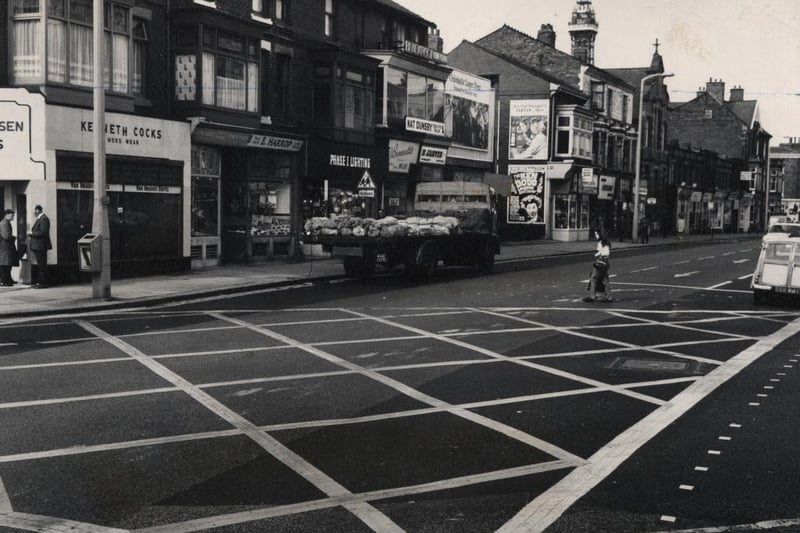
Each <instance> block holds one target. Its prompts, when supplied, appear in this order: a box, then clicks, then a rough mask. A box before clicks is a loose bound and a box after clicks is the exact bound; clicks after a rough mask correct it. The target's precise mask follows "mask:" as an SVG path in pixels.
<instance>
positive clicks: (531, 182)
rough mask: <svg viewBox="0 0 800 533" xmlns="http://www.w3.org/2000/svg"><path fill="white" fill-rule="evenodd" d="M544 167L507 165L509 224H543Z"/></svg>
mask: <svg viewBox="0 0 800 533" xmlns="http://www.w3.org/2000/svg"><path fill="white" fill-rule="evenodd" d="M545 170H546V167H544V166H538V165H509V166H508V175H509V176H511V182H512V185H513V187H512V190H511V195H510V196H509V197H508V216H507V218H508V220H507V222H508V223H509V224H544V221H545V202H544V180H545Z"/></svg>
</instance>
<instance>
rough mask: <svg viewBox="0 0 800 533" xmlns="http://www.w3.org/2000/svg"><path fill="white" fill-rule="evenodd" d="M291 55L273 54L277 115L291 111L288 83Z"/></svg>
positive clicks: (275, 108)
mask: <svg viewBox="0 0 800 533" xmlns="http://www.w3.org/2000/svg"><path fill="white" fill-rule="evenodd" d="M291 65H292V57H291V56H289V55H287V54H276V55H275V107H274V108H273V111H274V112H275V113H276V114H277V115H282V116H286V115H288V114H289V113H291V102H290V100H289V98H290V93H289V85H290V80H291Z"/></svg>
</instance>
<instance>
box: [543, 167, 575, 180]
mask: <svg viewBox="0 0 800 533" xmlns="http://www.w3.org/2000/svg"><path fill="white" fill-rule="evenodd" d="M574 168H575V167H574V166H573V165H572V163H548V164H547V179H549V180H563V179H564V178H571V177H572V175H573V173H572V172H570V170H573V169H574Z"/></svg>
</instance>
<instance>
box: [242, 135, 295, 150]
mask: <svg viewBox="0 0 800 533" xmlns="http://www.w3.org/2000/svg"><path fill="white" fill-rule="evenodd" d="M247 146H250V147H253V148H265V149H267V150H285V151H287V152H299V151H300V149H301V148H302V147H303V141H301V140H299V139H287V138H286V137H273V136H271V135H250V138H249V139H248V140H247Z"/></svg>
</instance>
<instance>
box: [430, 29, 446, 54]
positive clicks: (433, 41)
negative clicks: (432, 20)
mask: <svg viewBox="0 0 800 533" xmlns="http://www.w3.org/2000/svg"><path fill="white" fill-rule="evenodd" d="M428 48H430V49H431V50H436V51H437V52H441V51H442V50H443V49H444V40H443V39H442V36H441V35H440V34H439V28H429V29H428Z"/></svg>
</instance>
